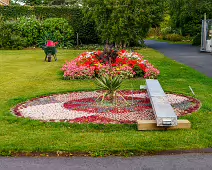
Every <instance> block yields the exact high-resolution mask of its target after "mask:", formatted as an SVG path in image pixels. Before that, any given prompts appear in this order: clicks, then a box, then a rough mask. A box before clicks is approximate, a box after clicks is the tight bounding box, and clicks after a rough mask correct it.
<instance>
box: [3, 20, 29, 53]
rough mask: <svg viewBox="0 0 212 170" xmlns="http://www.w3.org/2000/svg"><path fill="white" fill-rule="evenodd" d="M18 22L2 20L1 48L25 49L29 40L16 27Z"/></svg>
mask: <svg viewBox="0 0 212 170" xmlns="http://www.w3.org/2000/svg"><path fill="white" fill-rule="evenodd" d="M16 28H17V22H15V21H5V22H4V21H1V24H0V48H2V49H23V48H24V47H26V46H27V40H26V39H25V38H23V37H21V34H20V32H19V31H18V30H17V29H16Z"/></svg>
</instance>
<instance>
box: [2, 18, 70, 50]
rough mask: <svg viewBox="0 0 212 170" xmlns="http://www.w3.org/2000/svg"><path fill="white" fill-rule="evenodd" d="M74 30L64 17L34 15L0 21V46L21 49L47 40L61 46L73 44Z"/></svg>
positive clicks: (40, 44)
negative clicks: (44, 17) (42, 17)
mask: <svg viewBox="0 0 212 170" xmlns="http://www.w3.org/2000/svg"><path fill="white" fill-rule="evenodd" d="M73 37H74V31H73V28H72V27H71V26H70V25H69V23H68V21H67V20H66V19H64V18H48V19H46V20H44V21H39V20H37V19H36V18H35V17H34V16H31V17H20V18H18V19H17V20H12V21H10V20H8V21H2V22H1V24H0V48H3V49H23V48H24V47H31V46H38V47H41V46H42V45H45V44H46V42H47V40H49V39H51V40H53V41H59V45H60V47H62V48H69V47H71V46H72V45H73V42H74V41H73Z"/></svg>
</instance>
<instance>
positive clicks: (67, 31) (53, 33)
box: [40, 18, 74, 48]
mask: <svg viewBox="0 0 212 170" xmlns="http://www.w3.org/2000/svg"><path fill="white" fill-rule="evenodd" d="M73 36H74V31H73V28H72V27H71V25H69V23H68V21H67V20H66V19H64V18H48V19H46V20H44V21H43V23H42V24H41V34H40V38H41V39H43V40H48V39H51V40H53V41H58V42H59V46H60V47H62V48H64V47H67V48H69V47H71V46H72V45H73V42H74V41H73ZM44 43H46V42H44ZM40 45H42V44H41V43H40ZM43 45H44V44H43Z"/></svg>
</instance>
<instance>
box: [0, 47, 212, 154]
mask: <svg viewBox="0 0 212 170" xmlns="http://www.w3.org/2000/svg"><path fill="white" fill-rule="evenodd" d="M139 52H140V53H141V54H143V55H144V56H145V58H146V59H148V60H149V61H150V62H151V63H153V64H154V65H155V66H156V67H157V68H159V69H160V71H161V76H160V77H159V81H160V83H161V85H162V87H163V88H164V90H165V91H166V92H173V93H178V94H184V95H188V96H191V95H192V93H191V92H190V89H189V87H188V86H189V85H190V86H191V87H192V88H193V90H194V92H195V94H196V96H195V97H196V98H197V99H199V100H200V101H201V102H202V108H201V109H200V110H199V111H198V112H197V113H193V114H192V115H190V116H186V117H184V119H188V120H189V121H191V123H192V129H190V130H176V131H145V132H139V131H137V127H136V125H95V124H68V123H43V122H39V121H35V120H29V119H24V118H16V117H15V116H13V115H12V114H11V113H10V108H11V107H13V106H15V105H16V104H18V103H20V102H23V101H26V100H28V99H32V98H35V97H38V96H42V95H49V94H54V93H65V92H70V91H83V90H86V91H87V90H94V89H96V86H95V84H94V82H93V80H63V78H62V73H61V71H60V68H61V67H62V65H63V64H64V63H65V61H66V60H71V59H74V58H75V57H77V56H78V55H79V54H80V53H82V51H73V50H59V53H58V59H59V61H58V62H54V61H53V62H51V63H48V62H44V61H43V60H44V52H43V51H42V50H22V51H0V85H1V86H0V87H1V91H0V155H7V154H8V155H10V154H11V152H27V153H28V152H57V151H63V152H70V153H73V152H78V153H80V152H82V153H86V152H87V153H91V155H102V154H121V153H131V154H132V155H133V154H138V153H139V154H144V153H155V152H159V151H165V150H179V149H183V150H187V149H197V148H209V147H212V140H211V139H212V90H211V87H212V79H211V78H208V77H206V76H204V75H202V74H201V73H199V72H197V71H195V70H193V69H191V68H189V67H187V66H185V65H183V64H179V63H177V62H175V61H172V60H170V59H168V58H166V57H164V56H163V55H162V54H160V53H158V52H156V51H154V50H152V49H143V50H140V51H139ZM141 84H144V81H143V80H139V79H136V80H125V81H124V83H123V85H122V87H121V88H122V89H139V86H140V85H141Z"/></svg>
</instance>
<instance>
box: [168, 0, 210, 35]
mask: <svg viewBox="0 0 212 170" xmlns="http://www.w3.org/2000/svg"><path fill="white" fill-rule="evenodd" d="M169 6H170V8H169V10H170V16H171V22H172V25H171V26H172V29H174V30H178V31H177V32H178V33H180V34H182V35H191V36H194V35H196V34H197V33H200V32H201V20H202V19H203V16H204V13H207V16H208V18H209V19H212V1H211V0H169Z"/></svg>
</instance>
